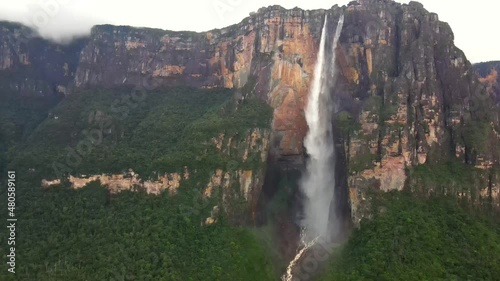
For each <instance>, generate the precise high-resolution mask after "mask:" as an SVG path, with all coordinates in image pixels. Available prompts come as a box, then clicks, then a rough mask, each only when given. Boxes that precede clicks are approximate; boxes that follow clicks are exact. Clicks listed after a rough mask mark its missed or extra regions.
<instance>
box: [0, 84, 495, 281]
mask: <svg viewBox="0 0 500 281" xmlns="http://www.w3.org/2000/svg"><path fill="white" fill-rule="evenodd" d="M244 91H246V89H243V96H245V95H246V94H248V93H245V92H244ZM235 96H237V95H236V93H235V92H234V91H230V90H220V89H219V90H196V89H190V88H172V89H163V90H158V91H152V92H148V93H137V92H132V91H131V90H130V89H122V90H116V89H115V90H102V91H90V90H85V91H80V92H77V93H74V94H72V95H70V96H68V97H66V98H65V99H64V100H63V101H62V102H60V103H59V104H58V102H59V100H58V99H57V98H54V99H42V98H40V99H34V100H33V102H29V101H28V100H26V99H27V98H23V97H15V96H7V95H4V96H3V97H2V98H4V99H5V100H6V101H8V102H10V104H11V105H14V106H6V103H0V105H2V104H3V105H2V111H1V115H0V117H1V119H0V121H1V122H0V124H1V126H2V130H1V132H2V133H3V135H2V136H1V137H2V138H1V139H0V140H1V147H0V148H1V151H2V152H3V154H0V155H2V157H4V158H2V164H3V165H5V163H7V162H9V168H10V169H13V170H17V171H18V178H19V180H18V183H17V185H18V187H17V194H16V195H17V200H16V201H17V204H18V206H17V209H16V213H17V214H18V220H19V224H18V229H17V244H16V247H17V251H18V255H17V264H18V266H17V268H16V272H17V275H16V276H12V275H10V274H8V272H7V270H6V266H5V264H4V266H3V267H2V268H3V270H1V271H0V280H7V281H8V280H27V281H30V280H33V281H45V280H50V281H52V280H75V281H76V280H116V281H118V280H168V281H170V280H172V281H174V280H193V281H194V280H222V281H225V280H228V281H229V280H231V281H233V280H242V281H243V280H262V281H267V280H270V281H271V280H273V281H274V280H279V278H280V275H281V274H282V273H283V272H284V270H285V268H284V266H285V265H286V262H287V261H285V260H284V259H283V257H282V256H280V253H276V249H275V248H274V247H275V246H276V245H275V244H273V243H275V241H278V240H279V237H273V234H274V230H273V229H272V227H273V226H266V227H263V228H249V227H245V226H242V224H241V223H234V218H230V217H227V216H226V215H224V213H220V214H218V217H217V219H218V221H217V223H215V224H213V225H205V224H204V223H203V222H204V221H205V219H206V218H207V217H208V216H210V214H211V211H212V209H213V207H214V206H215V205H217V204H218V203H219V202H220V201H221V200H222V197H221V196H222V195H221V192H219V193H217V192H215V193H214V196H213V197H212V199H206V198H204V197H203V196H202V191H203V187H204V186H203V184H206V181H207V179H208V177H209V175H210V173H211V172H212V171H213V169H216V168H220V169H228V170H231V169H238V168H251V169H254V168H257V169H258V168H262V167H261V166H262V165H263V163H261V162H260V161H259V160H258V157H255V155H253V156H252V155H250V157H249V160H248V161H242V160H241V155H240V154H238V150H240V149H239V147H238V146H239V145H240V144H241V145H243V143H242V142H243V141H244V138H245V136H246V135H247V134H248V132H249V131H250V130H253V129H256V128H258V129H267V128H269V125H270V120H271V115H272V110H271V109H270V108H269V106H267V105H265V104H264V103H263V102H261V101H259V100H256V99H252V98H247V99H241V98H240V99H236V98H235ZM250 96H251V95H250ZM56 104H57V105H56ZM221 133H224V134H225V135H226V136H231V137H233V138H234V141H235V148H234V151H230V152H229V153H220V151H218V150H216V149H215V147H214V145H213V143H211V142H210V140H211V139H212V138H214V137H217V136H219V135H220V134H221ZM99 134H102V138H101V136H100V135H99ZM89 136H90V137H89ZM82 140H84V141H85V140H90V142H91V143H92V149H91V150H90V151H89V152H88V153H86V154H85V155H84V157H82V159H81V161H79V163H78V165H74V166H71V165H69V164H68V163H67V159H66V157H67V155H68V148H69V149H74V150H78V148H79V144H81V142H82ZM92 141H94V142H95V143H93V142H92ZM53 163H59V164H62V166H66V170H65V168H64V167H62V166H58V167H59V168H60V169H61V171H63V172H66V173H69V172H71V173H72V174H85V173H87V174H88V173H102V172H104V173H121V172H123V171H125V170H126V169H128V168H134V170H136V171H137V172H139V173H140V174H141V175H143V176H146V177H147V176H152V175H154V174H155V173H161V172H178V171H182V169H183V167H184V166H189V167H190V169H192V170H196V171H197V173H196V174H194V175H193V176H192V177H191V178H190V180H188V181H186V182H184V183H183V185H182V186H181V188H180V189H179V191H178V194H177V195H176V196H170V195H168V194H163V195H161V196H150V195H147V194H144V193H140V192H139V193H132V192H123V193H121V194H119V195H112V194H110V193H109V192H108V191H107V190H106V189H105V188H104V187H101V186H100V184H99V182H94V183H92V184H90V185H89V186H88V187H87V188H84V189H81V190H78V191H75V190H72V189H71V188H70V187H69V186H68V185H67V184H66V183H63V184H61V185H59V186H55V187H53V188H50V189H41V188H40V179H41V178H42V177H57V172H55V171H54V167H53ZM61 167H62V168H61ZM3 168H5V167H3ZM68 169H69V170H68ZM47 175H49V176H47ZM410 175H411V177H412V178H413V180H412V181H410V182H409V184H410V185H411V186H410V189H411V190H413V191H418V190H427V189H429V188H432V189H434V190H435V191H436V193H439V191H440V190H443V189H446V188H447V187H453V188H454V190H464V191H467V190H469V189H470V187H471V186H474V185H476V184H478V182H477V181H476V180H475V179H477V178H482V176H484V175H482V174H481V172H480V171H472V170H471V169H470V167H468V166H465V165H463V164H459V163H449V164H447V165H443V166H439V167H434V166H428V165H423V166H419V167H417V168H415V169H414V170H413V171H410ZM478 176H481V177H478ZM281 185H283V186H281ZM293 185H294V183H292V182H282V183H280V190H281V191H282V193H279V194H278V195H277V196H276V197H275V198H274V199H273V200H272V202H271V204H269V210H268V216H279V214H280V213H282V212H285V211H286V206H287V204H288V202H287V199H286V198H287V194H288V193H287V192H288V190H289V189H290V188H292V186H293ZM236 188H237V187H236ZM292 189H293V188H292ZM471 190H472V189H471ZM285 193H286V194H285ZM416 194H418V193H415V194H410V193H406V192H403V193H389V194H374V195H373V196H374V197H376V198H377V199H376V200H374V201H373V202H374V204H373V214H374V217H373V218H372V219H371V220H365V221H363V222H362V226H361V228H360V229H357V230H354V231H353V233H352V235H351V238H350V240H349V241H348V242H347V243H346V245H344V246H343V247H342V248H341V249H340V250H338V251H337V252H336V253H335V254H334V256H332V257H331V260H330V261H329V265H328V266H327V267H326V268H325V269H324V271H325V272H323V274H321V276H320V277H319V280H322V281H336V280H342V281H344V280H498V276H500V266H499V264H500V225H499V224H498V222H494V221H492V219H491V214H484V213H481V212H479V211H477V210H471V209H467V208H465V207H464V206H462V205H460V202H458V201H457V200H456V199H453V198H444V197H433V198H430V199H429V198H421V197H419V196H418V195H416ZM0 197H1V198H5V197H6V190H5V189H1V190H0ZM5 204H6V201H5V200H1V202H0V208H1V209H2V210H6V209H7V208H6V206H5ZM231 204H233V205H232V206H231V207H234V208H233V209H235V210H238V208H240V207H241V208H244V202H241V201H238V200H236V201H234V202H232V203H231ZM2 212H5V211H2ZM4 214H5V213H4ZM262 236H268V237H267V238H269V239H270V240H267V241H264V240H263V239H262ZM6 237H7V233H6V230H5V229H2V231H1V233H0V247H1V249H2V251H3V249H4V247H5V245H7V242H6V239H5V238H6ZM267 238H266V239H267ZM270 241H271V242H270ZM273 241H274V242H273Z"/></svg>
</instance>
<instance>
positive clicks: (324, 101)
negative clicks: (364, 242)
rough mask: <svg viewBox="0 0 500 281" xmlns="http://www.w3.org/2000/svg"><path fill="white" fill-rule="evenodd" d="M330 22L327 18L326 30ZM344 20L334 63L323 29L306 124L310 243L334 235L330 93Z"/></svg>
mask: <svg viewBox="0 0 500 281" xmlns="http://www.w3.org/2000/svg"><path fill="white" fill-rule="evenodd" d="M326 21H327V19H326V18H325V26H326ZM343 23H344V19H343V16H341V17H340V19H339V23H338V26H337V30H336V32H335V36H334V38H333V43H332V53H331V61H327V60H326V59H325V58H326V57H327V56H326V54H325V50H326V48H325V44H326V40H325V37H326V30H325V27H323V35H322V42H321V44H322V45H321V47H320V52H319V54H318V60H317V62H316V68H315V71H314V81H313V84H312V88H311V92H310V94H309V101H308V104H307V107H306V111H305V113H306V121H307V124H308V126H309V132H308V134H307V136H306V139H305V147H306V149H307V153H308V156H309V159H308V162H307V166H306V172H305V175H304V177H303V178H302V181H301V185H300V186H301V189H302V192H303V193H304V195H305V198H304V200H305V201H304V222H303V227H305V228H306V233H305V235H306V236H308V237H307V238H308V239H306V240H309V241H310V240H313V239H315V238H316V237H318V236H319V237H321V238H323V239H328V238H329V235H330V234H331V233H330V231H329V228H330V227H329V225H330V223H329V222H330V205H331V204H332V202H333V198H334V190H335V167H334V153H335V150H334V145H333V135H332V124H331V116H332V112H331V108H332V106H331V102H330V92H329V91H330V89H331V87H332V86H334V85H333V83H334V81H333V80H334V77H335V76H336V69H335V65H336V64H335V59H336V58H335V48H336V46H337V43H338V39H339V37H340V33H341V31H342V26H343Z"/></svg>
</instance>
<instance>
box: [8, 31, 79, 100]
mask: <svg viewBox="0 0 500 281" xmlns="http://www.w3.org/2000/svg"><path fill="white" fill-rule="evenodd" d="M0 41H1V44H0V79H2V80H3V79H5V78H7V79H5V80H7V81H2V82H3V83H0V88H1V89H2V90H4V91H12V92H15V93H19V94H20V95H23V96H38V97H40V96H42V97H44V96H52V95H54V94H58V93H59V94H66V93H67V88H68V87H69V86H71V85H72V83H73V81H74V77H75V73H76V69H77V66H78V64H79V60H80V51H81V49H82V48H83V46H84V45H85V43H86V41H87V40H86V39H78V40H75V41H73V42H72V43H70V44H68V45H59V44H55V43H51V42H49V41H46V40H44V39H41V38H39V37H38V36H37V35H36V33H35V32H34V31H32V30H31V29H29V28H27V27H25V26H22V25H20V24H15V23H10V22H2V21H0Z"/></svg>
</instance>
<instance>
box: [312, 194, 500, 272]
mask: <svg viewBox="0 0 500 281" xmlns="http://www.w3.org/2000/svg"><path fill="white" fill-rule="evenodd" d="M374 202H377V204H375V205H374V214H375V216H374V218H373V219H372V220H366V221H363V222H362V224H361V229H359V230H355V231H354V233H353V234H352V237H351V239H350V240H349V242H348V243H347V245H346V246H345V247H344V248H343V249H342V250H341V252H340V253H339V256H337V257H335V258H333V260H332V262H331V263H332V265H331V266H330V267H329V268H328V269H327V272H326V273H325V275H324V276H323V277H322V278H321V279H320V280H322V281H334V280H339V281H340V280H342V281H347V280H353V281H361V280H497V278H498V276H500V225H498V224H494V223H492V222H491V221H490V220H489V219H487V218H485V217H483V216H481V215H476V214H474V213H471V212H470V210H465V209H463V208H462V207H461V206H459V204H458V203H457V202H456V200H455V199H452V198H444V197H439V198H438V197H436V198H431V199H422V198H416V197H415V196H414V195H411V194H408V193H397V192H395V193H390V194H385V195H383V196H381V197H379V198H378V199H377V200H375V201H374Z"/></svg>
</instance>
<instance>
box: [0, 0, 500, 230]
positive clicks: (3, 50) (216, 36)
mask: <svg viewBox="0 0 500 281" xmlns="http://www.w3.org/2000/svg"><path fill="white" fill-rule="evenodd" d="M341 14H344V15H345V24H344V29H343V31H342V34H341V38H340V44H339V47H338V48H337V58H338V59H337V68H338V69H339V73H338V80H337V84H336V86H335V89H332V91H331V94H332V97H333V98H334V100H335V105H336V111H335V114H334V116H333V119H334V121H333V124H332V126H333V127H334V128H335V131H336V140H335V144H336V147H337V148H338V149H337V164H338V165H337V168H336V175H337V180H336V181H337V186H338V191H337V192H338V200H341V201H343V202H349V203H350V204H349V205H348V206H341V208H342V209H343V210H341V211H342V212H344V213H345V214H349V213H352V219H353V221H354V222H355V223H358V222H359V221H360V219H361V218H362V217H366V216H369V215H370V212H369V207H370V204H369V196H370V195H369V193H370V192H371V191H390V190H403V189H404V188H408V189H411V190H414V191H418V190H419V191H423V192H424V193H426V194H427V193H433V192H444V193H452V194H456V195H460V196H462V197H464V196H465V197H467V198H470V200H471V201H472V202H474V203H478V204H483V201H487V200H489V201H490V202H491V203H492V204H493V205H495V206H499V204H500V198H499V196H498V194H499V188H500V185H499V184H500V181H497V180H496V179H498V178H499V177H497V176H495V175H496V174H495V170H496V166H497V165H498V160H499V157H500V155H498V151H500V150H499V149H498V144H499V142H498V138H499V134H498V132H499V131H500V129H499V128H498V125H499V124H498V115H497V108H496V107H495V106H494V104H495V103H492V102H491V99H492V97H491V95H488V90H487V89H485V87H484V86H483V85H482V84H481V82H480V81H479V79H478V76H477V74H476V72H475V70H474V68H473V67H472V65H471V64H470V63H469V61H468V60H467V58H466V56H465V55H464V53H463V52H462V51H461V50H460V49H458V48H457V47H456V46H455V45H454V41H453V39H454V36H453V32H452V30H451V28H450V26H449V25H448V24H446V23H444V22H441V21H439V18H438V15H436V14H434V13H430V12H428V11H427V10H425V9H424V7H423V6H422V5H421V4H419V3H417V2H410V3H409V4H399V3H396V2H393V1H390V0H365V1H357V2H351V3H350V4H349V5H347V6H344V7H339V6H334V7H332V8H331V9H328V10H314V11H304V10H301V9H298V8H295V9H292V10H286V9H284V8H282V7H279V6H271V7H268V8H262V9H260V10H259V11H258V12H257V13H254V14H252V15H251V16H250V17H248V18H246V19H244V20H243V21H242V22H241V23H239V24H236V25H233V26H230V27H228V28H224V29H220V30H212V31H209V32H204V33H194V32H172V31H165V30H158V29H146V28H133V27H126V26H110V25H102V26H96V27H94V28H93V29H92V32H91V35H90V37H89V38H86V39H85V40H82V41H80V42H79V43H75V45H71V46H58V45H55V44H52V43H49V42H45V41H43V40H41V39H29V40H28V42H31V43H30V44H33V46H36V47H29V46H32V45H30V44H28V47H23V46H24V45H23V44H22V43H21V42H23V40H21V39H22V38H25V37H26V38H31V37H30V36H29V35H26V34H29V31H27V30H26V28H22V27H15V28H12V27H9V25H7V26H6V24H5V23H4V24H2V26H4V27H3V29H2V32H3V33H2V34H1V37H2V39H3V38H8V39H7V40H2V41H3V42H7V43H4V45H3V47H2V46H0V54H1V56H0V67H1V68H0V69H2V71H3V72H2V73H5V71H17V70H18V69H21V68H24V67H25V66H27V67H29V68H30V69H32V70H33V73H34V74H33V76H27V77H32V78H30V79H31V80H28V81H33V82H30V84H33V83H35V84H36V82H35V81H45V82H44V83H42V86H37V87H34V86H27V85H26V86H23V84H16V85H14V84H13V85H11V88H16V89H17V88H30V89H32V90H31V93H36V92H37V91H42V92H44V91H45V90H40V89H45V88H47V85H51V87H52V88H54V87H56V88H57V89H63V88H72V87H73V86H74V87H75V89H76V91H78V90H87V91H93V90H96V89H115V88H119V87H129V88H130V87H136V86H141V83H142V81H144V79H148V80H151V81H154V82H155V84H156V85H157V86H158V87H159V88H164V87H174V86H186V85H187V86H190V87H194V88H200V89H212V88H229V89H234V90H235V92H236V93H235V97H236V99H238V100H244V99H245V98H251V97H256V98H259V99H260V100H262V101H265V102H266V103H267V104H269V105H270V106H271V107H272V108H273V117H272V125H271V131H272V133H271V136H270V140H269V143H270V147H269V149H268V152H269V153H268V156H267V165H268V168H269V169H268V171H267V175H266V180H267V179H268V178H279V177H283V176H284V175H286V174H288V173H295V172H300V171H301V169H302V168H303V162H304V161H303V160H304V157H305V151H304V148H303V139H304V136H305V134H306V132H307V124H306V122H305V118H304V107H305V103H306V102H307V95H308V91H309V86H310V81H311V78H312V74H313V69H314V64H315V61H316V53H317V50H318V44H319V38H320V35H321V34H320V33H321V27H322V24H323V21H324V17H325V15H328V18H329V19H330V20H329V22H328V32H333V30H335V27H336V23H337V21H338V18H339V17H340V15H341ZM20 38H21V39H20ZM36 44H41V45H40V46H41V47H40V46H38V45H36ZM25 48H27V49H26V50H25ZM75 48H76V49H78V52H76V49H75ZM35 49H36V51H37V52H42V53H36V56H35V53H34V52H35ZM40 50H41V51H40ZM75 53H78V56H75ZM75 57H76V59H74V58H75ZM36 58H39V59H36ZM48 62H50V63H48ZM40 73H48V74H49V75H48V76H46V77H42V78H38V77H39V75H40ZM30 75H31V74H30ZM37 79H38V80H37ZM39 79H41V80H39ZM484 79H487V78H484ZM488 81H489V80H488ZM23 83H24V82H23ZM59 86H62V87H61V88H60V87H59ZM490 88H491V87H490ZM47 89H48V88H47ZM47 91H48V90H47ZM218 133H222V132H218ZM216 136H217V135H214V136H211V137H216ZM266 151H267V150H266ZM450 161H452V162H453V161H458V162H459V163H463V164H464V165H468V166H469V167H470V169H474V171H477V172H475V173H474V177H477V182H478V183H480V184H479V185H476V186H474V187H470V188H469V189H468V190H462V189H460V190H456V189H455V188H454V187H453V183H452V182H446V183H444V184H439V183H432V184H431V185H429V186H428V187H423V186H421V185H420V184H418V182H419V181H418V179H419V173H418V171H419V170H416V169H417V168H418V167H419V166H423V167H433V166H442V165H445V166H446V165H447V163H449V162H450ZM276 167H277V169H275V168H276ZM122 168H127V169H128V168H130V167H122ZM132 168H134V167H132ZM431 170H432V169H431ZM332 172H333V171H332ZM271 173H274V174H273V175H271ZM278 181H279V180H278ZM262 182H264V180H262ZM449 184H451V185H452V186H451V187H449V188H448V187H445V186H448V185H449ZM263 188H264V192H263V193H262V194H260V195H261V196H263V197H265V196H268V197H272V196H273V195H274V194H275V193H276V192H277V190H276V189H277V185H276V184H275V182H273V181H272V180H269V181H268V183H267V184H266V183H264V187H263ZM443 188H444V190H443ZM258 190H260V189H258ZM266 200H268V199H262V200H261V201H262V202H266ZM340 205H342V204H340Z"/></svg>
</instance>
